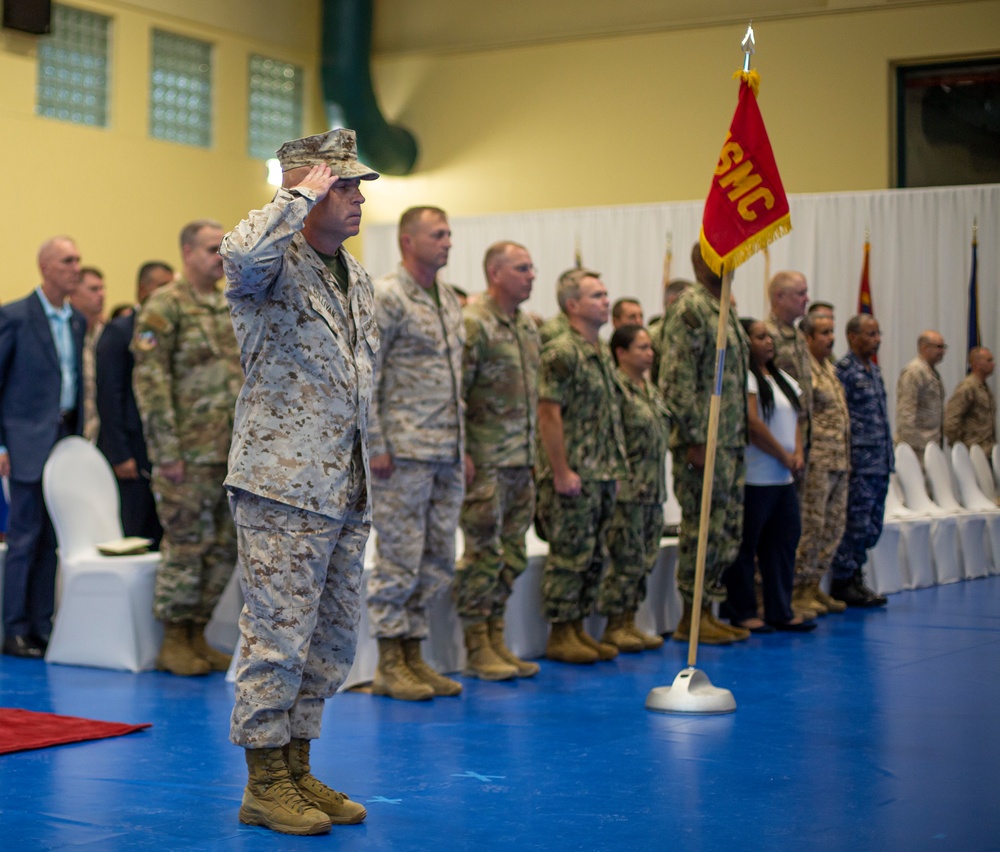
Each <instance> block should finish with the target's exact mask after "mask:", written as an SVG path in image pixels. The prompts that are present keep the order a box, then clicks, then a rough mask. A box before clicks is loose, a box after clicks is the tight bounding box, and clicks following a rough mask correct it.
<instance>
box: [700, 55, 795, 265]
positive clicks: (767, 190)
mask: <svg viewBox="0 0 1000 852" xmlns="http://www.w3.org/2000/svg"><path fill="white" fill-rule="evenodd" d="M733 76H734V77H739V78H740V99H739V103H738V104H737V105H736V113H735V114H734V115H733V121H732V123H731V124H730V125H729V133H728V134H727V135H726V141H725V144H724V145H723V146H722V154H721V155H720V156H719V163H718V165H717V166H716V167H715V175H714V176H713V177H712V188H711V189H710V190H709V192H708V198H707V199H706V201H705V214H704V216H703V217H702V220H701V253H702V255H703V256H704V258H705V261H706V262H707V263H708V265H709V266H710V267H711V268H712V269H713V270H714V271H715V272H716V274H718V275H721V274H722V270H723V267H725V268H726V269H728V270H732V269H735V268H736V267H737V266H739V265H740V264H741V263H743V262H744V261H745V260H747V259H749V258H750V256H751V255H753V254H755V253H756V252H758V251H760V250H761V249H762V248H764V247H765V246H766V245H767V244H768V243H771V242H773V241H774V240H776V239H777V238H778V237H780V236H782V235H783V234H787V233H788V232H789V231H790V230H791V229H792V220H791V216H790V215H789V212H788V199H787V198H786V197H785V189H784V187H783V186H782V185H781V176H780V175H779V174H778V166H777V164H776V163H775V162H774V153H773V152H772V151H771V143H770V142H769V141H768V138H767V130H765V129H764V119H763V118H761V115H760V109H758V107H757V91H758V89H759V88H760V75H759V74H758V73H757V72H756V71H738V72H737V73H736V74H734V75H733Z"/></svg>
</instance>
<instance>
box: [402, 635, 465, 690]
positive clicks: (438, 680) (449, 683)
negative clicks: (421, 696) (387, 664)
mask: <svg viewBox="0 0 1000 852" xmlns="http://www.w3.org/2000/svg"><path fill="white" fill-rule="evenodd" d="M403 659H404V660H406V667H407V668H408V669H409V670H410V671H411V672H413V673H414V674H415V675H416V676H417V680H421V681H423V682H424V683H426V684H427V685H428V686H429V687H430V688H431V689H433V690H434V694H435V695H458V694H459V693H460V692H461V691H462V684H460V683H459V682H458V681H457V680H452V679H451V678H450V677H445V676H444V675H442V674H438V673H437V672H436V671H434V669H432V668H431V667H430V666H429V665H427V663H425V662H424V658H423V657H422V656H420V640H419V639H404V640H403Z"/></svg>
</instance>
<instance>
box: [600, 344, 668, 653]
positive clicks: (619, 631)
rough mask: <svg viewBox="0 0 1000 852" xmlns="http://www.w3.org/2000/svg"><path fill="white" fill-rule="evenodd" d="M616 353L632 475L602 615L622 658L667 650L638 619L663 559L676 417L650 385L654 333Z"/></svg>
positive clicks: (615, 523) (622, 497)
mask: <svg viewBox="0 0 1000 852" xmlns="http://www.w3.org/2000/svg"><path fill="white" fill-rule="evenodd" d="M609 348H610V349H611V354H612V356H613V357H614V359H615V363H616V364H617V365H618V374H617V377H618V383H619V386H620V398H621V410H622V428H623V430H624V433H625V448H626V450H627V451H628V467H629V472H628V475H627V476H626V477H625V478H624V479H622V480H621V482H620V484H619V490H618V498H617V501H616V502H615V510H614V514H613V515H612V518H611V527H610V529H609V530H608V551H609V553H610V556H611V559H610V562H609V564H608V570H607V571H606V572H605V573H604V579H603V581H602V582H601V590H600V594H599V596H598V599H597V610H598V612H600V613H602V614H603V615H606V616H607V617H608V624H607V629H606V630H605V631H604V636H603V641H605V642H609V643H610V644H612V645H614V646H615V647H616V648H617V649H618V650H619V651H627V652H635V651H642V650H644V649H646V648H659V647H660V646H661V645H662V644H663V639H662V638H660V637H659V636H654V635H652V634H649V633H645V632H643V631H641V630H639V628H637V627H636V625H635V614H636V610H637V609H638V608H639V603H640V602H641V601H642V599H643V598H644V597H645V596H646V577H647V576H648V575H649V572H650V571H652V570H653V565H654V564H655V563H656V557H657V555H658V554H659V552H660V537H661V535H662V534H663V502H664V501H665V500H666V499H667V488H666V472H665V470H664V464H665V462H666V457H667V444H668V439H669V435H670V419H669V418H670V415H669V414H668V412H667V408H666V404H665V403H664V401H663V397H662V395H661V394H660V391H659V389H658V388H657V387H656V386H655V385H654V384H653V383H652V382H651V381H650V380H649V379H647V378H646V374H647V373H648V371H649V368H650V367H651V366H652V365H653V358H654V353H653V342H652V340H651V338H650V335H649V332H647V331H646V329H644V328H643V327H642V326H639V325H622V326H619V327H618V328H617V329H616V330H615V333H614V334H613V335H611V343H610V347H609Z"/></svg>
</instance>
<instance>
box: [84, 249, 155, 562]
mask: <svg viewBox="0 0 1000 852" xmlns="http://www.w3.org/2000/svg"><path fill="white" fill-rule="evenodd" d="M173 280H174V270H173V269H172V268H171V267H170V266H169V265H167V264H166V263H163V262H162V261H158V260H154V261H150V262H149V263H144V264H143V265H142V266H141V267H140V268H139V279H138V293H137V295H138V298H139V305H141V304H142V303H143V302H144V301H145V300H146V297H147V296H148V295H149V294H150V293H152V292H153V291H154V290H156V289H157V288H158V287H162V286H163V285H164V284H169V283H170V282H171V281H173ZM138 310H139V307H138V305H137V306H136V312H138ZM134 331H135V313H130V314H128V315H127V316H121V317H117V318H116V319H113V320H111V322H109V323H108V324H107V325H106V326H105V327H104V333H103V334H102V335H101V338H100V340H98V341H97V413H98V415H99V419H100V423H101V431H100V432H99V433H98V435H97V449H99V450H100V451H101V452H102V453H104V455H105V456H107V459H108V461H109V462H111V466H112V468H114V471H115V477H116V479H117V480H118V494H119V497H120V498H121V518H122V531H123V532H124V533H125V535H127V536H133V535H135V536H141V537H143V538H151V539H152V540H153V542H154V547H157V548H158V547H159V545H160V538H161V537H162V536H163V528H162V527H161V526H160V521H159V519H158V518H157V516H156V503H155V502H154V500H153V492H152V489H151V488H150V478H151V474H152V469H153V466H152V464H151V463H150V461H149V455H148V453H147V452H146V439H145V437H144V436H143V433H142V419H141V418H140V416H139V408H138V406H137V405H136V401H135V392H134V391H133V390H132V368H133V366H134V365H135V358H134V357H133V355H132V352H131V350H130V349H129V344H130V343H131V342H132V334H133V332H134Z"/></svg>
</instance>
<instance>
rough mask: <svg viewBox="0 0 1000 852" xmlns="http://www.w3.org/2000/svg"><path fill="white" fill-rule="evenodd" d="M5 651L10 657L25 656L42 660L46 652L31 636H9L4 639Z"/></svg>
mask: <svg viewBox="0 0 1000 852" xmlns="http://www.w3.org/2000/svg"><path fill="white" fill-rule="evenodd" d="M3 652H4V653H5V654H7V655H8V656H10V657H25V658H26V659H29V660H40V659H41V658H42V657H43V656H45V652H44V651H43V650H42V649H41V648H40V647H39V646H38V645H37V644H36V643H35V642H34V641H32V639H31V637H29V636H7V637H6V638H5V639H4V640H3Z"/></svg>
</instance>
